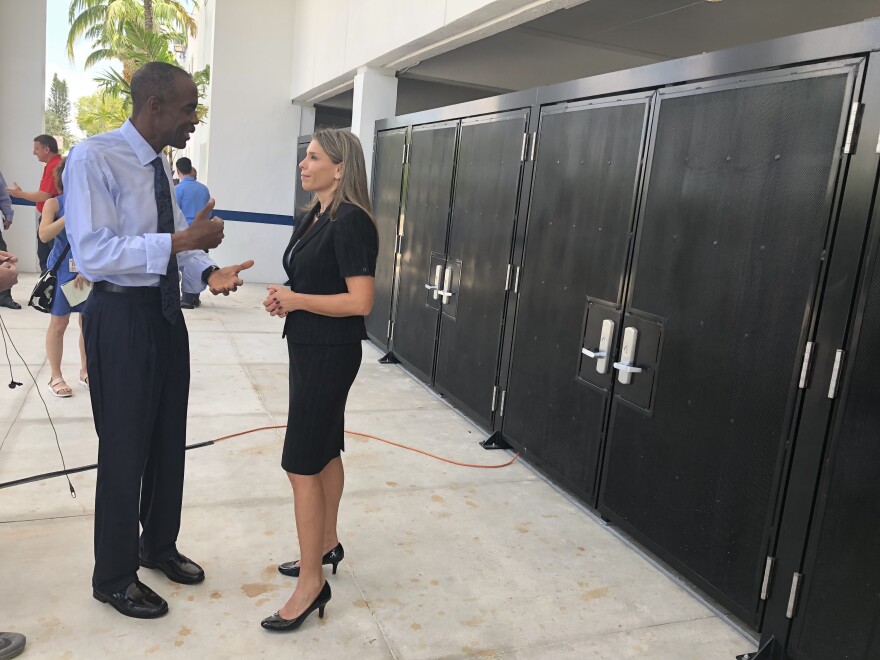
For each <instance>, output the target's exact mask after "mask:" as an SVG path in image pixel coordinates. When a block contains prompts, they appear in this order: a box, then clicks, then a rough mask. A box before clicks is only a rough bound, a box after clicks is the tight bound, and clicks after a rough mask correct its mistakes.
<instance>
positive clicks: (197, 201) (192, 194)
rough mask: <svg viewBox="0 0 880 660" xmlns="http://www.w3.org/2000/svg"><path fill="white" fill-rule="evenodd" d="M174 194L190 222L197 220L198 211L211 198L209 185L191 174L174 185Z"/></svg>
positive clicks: (184, 215)
mask: <svg viewBox="0 0 880 660" xmlns="http://www.w3.org/2000/svg"><path fill="white" fill-rule="evenodd" d="M174 196H175V197H177V205H178V206H179V207H180V210H181V211H183V217H184V218H186V221H187V222H188V223H189V224H192V221H193V220H195V217H196V213H198V212H199V211H201V210H202V209H203V208H205V204H207V203H208V202H209V201H210V200H211V193H210V192H208V186H206V185H205V184H204V183H201V182H199V181H196V180H195V179H193V178H192V177H191V176H185V177H183V178H182V179H181V180H180V183H178V184H177V185H176V186H175V187H174Z"/></svg>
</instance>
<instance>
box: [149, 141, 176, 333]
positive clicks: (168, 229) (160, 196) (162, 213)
mask: <svg viewBox="0 0 880 660" xmlns="http://www.w3.org/2000/svg"><path fill="white" fill-rule="evenodd" d="M151 164H152V166H153V186H154V188H155V194H156V208H157V209H158V211H159V225H158V227H157V229H156V231H157V232H158V233H160V234H173V233H174V207H173V206H172V205H171V188H170V186H169V185H168V176H167V175H166V174H165V168H164V167H163V166H162V157H161V156H157V157H156V160H154V161H153V162H152V163H151ZM159 290H160V291H161V293H162V315H163V316H164V317H165V318H166V319H168V321H169V322H170V323H175V322H176V321H177V319H178V318H179V317H180V273H179V272H178V271H177V255H175V254H172V255H171V258H170V259H168V270H167V271H166V272H165V274H164V275H161V276H160V277H159Z"/></svg>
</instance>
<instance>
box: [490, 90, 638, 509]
mask: <svg viewBox="0 0 880 660" xmlns="http://www.w3.org/2000/svg"><path fill="white" fill-rule="evenodd" d="M649 106H650V96H649V95H646V94H641V95H639V96H637V97H631V98H629V99H626V100H622V101H620V100H618V101H614V102H608V101H606V102H601V101H598V102H589V103H573V104H564V105H561V106H553V107H550V108H545V109H544V110H543V112H542V114H541V121H540V128H539V133H538V148H537V156H536V162H535V173H534V178H533V183H532V195H531V204H530V209H529V220H528V233H527V238H526V247H525V256H524V262H523V266H522V273H521V285H520V293H519V302H518V307H517V316H516V328H515V335H514V343H513V356H512V364H511V370H510V379H509V382H508V386H507V392H506V395H505V405H504V417H503V432H504V436H505V438H506V439H507V440H508V441H510V442H511V443H512V444H514V445H515V446H516V447H517V448H518V449H520V450H521V451H522V452H524V454H525V455H526V456H528V457H529V458H530V460H532V461H535V462H536V463H538V464H539V465H541V466H542V468H544V469H545V470H547V471H548V472H550V473H552V474H553V475H554V476H556V477H557V478H559V479H560V480H561V481H563V482H564V483H565V485H566V486H567V487H568V488H570V489H571V490H572V491H573V492H575V493H577V494H578V495H580V496H581V497H583V498H584V499H586V500H588V501H590V502H591V503H595V501H596V486H597V478H598V467H599V457H600V449H601V445H602V428H603V423H604V421H605V417H606V409H607V406H608V397H609V391H610V389H611V379H612V375H611V374H612V370H611V368H610V364H606V365H604V366H603V368H602V370H601V373H600V371H597V370H596V366H597V361H596V360H595V359H590V358H588V357H587V356H585V355H584V354H583V352H582V349H583V348H585V347H586V348H587V350H591V349H597V348H598V347H599V344H600V336H601V334H602V329H603V323H604V321H605V320H612V321H616V320H618V319H619V315H620V311H619V310H620V307H621V305H622V303H623V282H624V272H625V269H626V261H627V252H628V248H629V244H630V233H631V228H632V222H633V215H634V208H635V200H636V190H637V185H638V180H639V169H640V167H639V162H640V156H641V153H642V148H643V147H642V145H643V143H644V138H645V135H644V134H645V127H646V121H647V117H648V109H649ZM605 327H606V328H607V327H608V326H607V325H606V326H605ZM585 330H586V331H585ZM612 334H616V333H614V332H613V333H612ZM611 339H612V343H613V337H612V338H611ZM608 350H609V351H610V350H611V349H610V348H609V349H608ZM594 352H595V351H594Z"/></svg>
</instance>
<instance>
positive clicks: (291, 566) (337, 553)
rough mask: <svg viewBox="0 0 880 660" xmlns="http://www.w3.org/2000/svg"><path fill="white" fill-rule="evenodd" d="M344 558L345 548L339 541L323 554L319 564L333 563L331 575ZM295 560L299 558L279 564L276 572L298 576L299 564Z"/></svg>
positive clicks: (334, 573)
mask: <svg viewBox="0 0 880 660" xmlns="http://www.w3.org/2000/svg"><path fill="white" fill-rule="evenodd" d="M344 558H345V549H344V548H343V547H342V544H341V543H337V544H336V547H335V548H333V549H332V550H331V551H330V552H328V553H327V554H326V555H324V557H323V559H321V564H322V565H327V564H333V575H336V567H337V566H338V565H339V562H341V561H342V560H343V559H344ZM297 561H299V559H297V560H296V561H287V562H284V563H283V564H279V565H278V572H279V573H281V575H289V576H290V577H299V566H297V565H296V562H297Z"/></svg>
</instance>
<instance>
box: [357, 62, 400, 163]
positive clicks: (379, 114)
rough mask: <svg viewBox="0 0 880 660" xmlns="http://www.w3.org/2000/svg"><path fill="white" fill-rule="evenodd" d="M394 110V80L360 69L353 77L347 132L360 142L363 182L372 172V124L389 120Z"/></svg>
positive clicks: (390, 74)
mask: <svg viewBox="0 0 880 660" xmlns="http://www.w3.org/2000/svg"><path fill="white" fill-rule="evenodd" d="M396 107H397V78H395V77H394V73H393V72H388V71H382V70H380V69H376V68H373V67H368V66H365V67H361V68H360V69H358V72H357V75H356V76H355V77H354V103H353V105H352V107H351V132H352V133H354V134H355V135H357V136H358V137H359V138H360V139H361V145H363V148H364V159H365V160H366V162H367V179H370V178H371V176H372V172H373V133H374V131H375V127H376V121H377V120H379V119H387V118H388V117H393V116H394V113H395V109H396Z"/></svg>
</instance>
